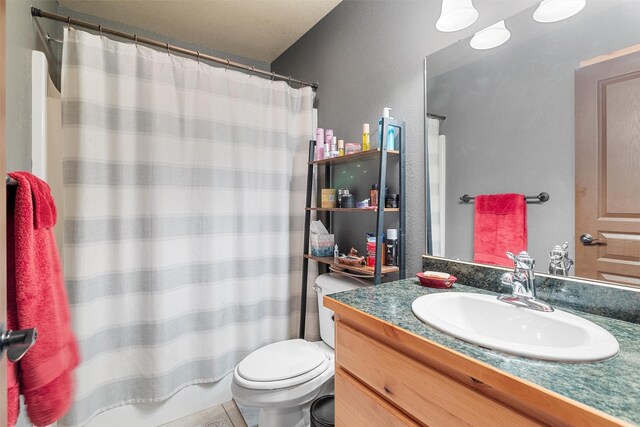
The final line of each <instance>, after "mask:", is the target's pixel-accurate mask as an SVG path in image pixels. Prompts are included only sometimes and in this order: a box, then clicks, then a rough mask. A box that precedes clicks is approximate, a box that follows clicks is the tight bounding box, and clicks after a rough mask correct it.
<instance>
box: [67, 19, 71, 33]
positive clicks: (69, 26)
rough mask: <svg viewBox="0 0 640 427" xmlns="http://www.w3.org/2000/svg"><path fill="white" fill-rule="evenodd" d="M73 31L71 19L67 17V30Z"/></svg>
mask: <svg viewBox="0 0 640 427" xmlns="http://www.w3.org/2000/svg"><path fill="white" fill-rule="evenodd" d="M69 29H71V17H70V16H67V30H69Z"/></svg>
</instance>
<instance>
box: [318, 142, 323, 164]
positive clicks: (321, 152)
mask: <svg viewBox="0 0 640 427" xmlns="http://www.w3.org/2000/svg"><path fill="white" fill-rule="evenodd" d="M316 145H317V147H316V150H317V151H318V156H317V160H324V144H323V143H322V142H317V141H316Z"/></svg>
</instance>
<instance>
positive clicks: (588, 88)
mask: <svg viewBox="0 0 640 427" xmlns="http://www.w3.org/2000/svg"><path fill="white" fill-rule="evenodd" d="M634 50H635V52H634ZM629 51H631V52H632V53H626V52H629ZM626 52H625V53H626V54H612V55H611V56H609V57H603V58H597V59H596V60H594V61H591V62H590V63H589V65H586V66H583V67H582V68H580V69H579V70H577V71H576V75H575V90H576V91H575V97H576V135H575V138H576V141H575V142H576V275H577V276H581V277H588V278H591V279H599V280H607V281H612V282H617V283H622V284H626V285H632V286H640V51H638V49H634V48H630V49H627V50H626ZM585 234H589V235H591V236H592V238H593V241H592V242H589V240H590V239H589V238H588V237H587V236H584V237H583V238H582V239H581V236H583V235H585ZM581 240H582V241H581Z"/></svg>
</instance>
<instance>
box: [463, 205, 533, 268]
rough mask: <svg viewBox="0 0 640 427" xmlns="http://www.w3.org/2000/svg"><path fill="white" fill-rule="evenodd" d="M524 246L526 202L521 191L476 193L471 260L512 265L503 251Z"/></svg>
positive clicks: (516, 251)
mask: <svg viewBox="0 0 640 427" xmlns="http://www.w3.org/2000/svg"><path fill="white" fill-rule="evenodd" d="M525 250H527V202H526V200H525V199H524V195H523V194H513V193H508V194H492V195H482V196H476V198H475V215H474V219H473V254H474V255H473V260H474V261H475V262H479V263H483V264H493V265H501V266H505V267H513V261H511V260H510V259H509V258H507V256H506V255H505V254H506V252H513V253H514V254H517V253H519V252H521V251H525Z"/></svg>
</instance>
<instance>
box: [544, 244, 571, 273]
mask: <svg viewBox="0 0 640 427" xmlns="http://www.w3.org/2000/svg"><path fill="white" fill-rule="evenodd" d="M568 247H569V242H564V244H563V245H562V246H560V245H555V246H554V247H553V249H551V250H550V251H549V273H551V274H558V275H560V276H568V275H569V270H571V267H572V266H573V264H574V262H573V260H572V259H571V258H569V251H568V250H567V248H568Z"/></svg>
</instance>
